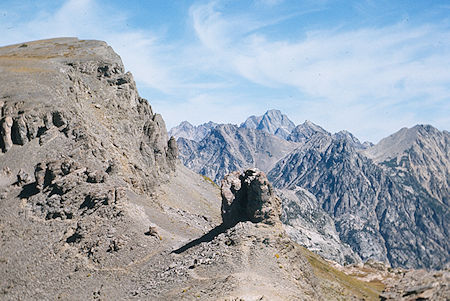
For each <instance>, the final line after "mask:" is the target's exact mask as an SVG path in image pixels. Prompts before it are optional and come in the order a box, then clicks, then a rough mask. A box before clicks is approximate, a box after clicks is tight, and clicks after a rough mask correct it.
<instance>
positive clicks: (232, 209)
mask: <svg viewBox="0 0 450 301" xmlns="http://www.w3.org/2000/svg"><path fill="white" fill-rule="evenodd" d="M221 194H222V219H223V223H224V224H225V225H233V224H235V223H237V222H240V221H251V222H254V223H260V222H262V223H265V224H269V225H274V224H279V223H280V215H281V201H280V198H279V197H278V196H277V195H276V194H275V193H274V191H273V189H272V186H271V185H270V183H269V181H268V180H267V177H266V175H265V174H264V173H263V172H261V171H259V170H257V169H254V168H253V169H247V170H246V171H244V172H243V173H240V172H234V173H230V174H228V175H226V176H225V177H224V178H223V180H222V184H221Z"/></svg>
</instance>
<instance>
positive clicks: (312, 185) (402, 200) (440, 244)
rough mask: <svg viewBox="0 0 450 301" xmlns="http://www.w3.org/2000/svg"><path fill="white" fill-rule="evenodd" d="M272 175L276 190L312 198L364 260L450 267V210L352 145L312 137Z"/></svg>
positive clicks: (344, 140)
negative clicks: (300, 189)
mask: <svg viewBox="0 0 450 301" xmlns="http://www.w3.org/2000/svg"><path fill="white" fill-rule="evenodd" d="M404 172H405V173H406V174H408V170H404ZM268 176H269V178H270V179H271V180H272V181H273V182H274V185H275V187H278V188H283V189H295V187H297V186H299V187H303V188H305V189H307V190H308V191H310V192H311V193H312V194H314V195H315V196H316V198H317V200H318V201H319V206H320V207H322V208H323V209H324V210H325V211H326V212H327V213H328V214H330V215H331V216H332V217H333V218H334V220H335V223H336V229H337V231H338V232H339V236H340V238H341V239H342V240H343V241H344V242H345V243H347V244H349V245H350V246H351V247H352V248H353V250H354V251H355V252H357V253H358V254H359V255H360V256H361V258H362V259H363V260H367V259H369V258H374V259H376V260H381V261H389V262H390V263H391V264H392V265H394V266H404V267H434V268H439V267H443V266H445V265H446V264H447V263H448V258H449V250H450V245H449V243H448V230H447V229H448V226H449V224H448V221H449V217H450V215H449V214H450V213H449V208H448V206H447V205H445V204H444V203H443V202H442V200H440V199H437V198H434V197H433V196H432V195H430V194H429V193H427V192H426V191H425V189H421V188H420V187H418V186H416V187H414V188H412V189H411V187H405V185H404V181H403V180H402V179H401V178H399V177H398V176H396V175H393V174H390V173H387V172H386V171H385V169H384V168H382V167H380V166H378V165H376V164H374V163H373V162H372V161H371V160H370V159H369V158H367V157H365V156H363V155H362V154H360V153H359V152H358V151H357V150H356V149H355V147H354V143H353V141H351V140H348V139H339V140H336V139H334V138H333V137H330V136H328V135H322V134H318V135H316V136H313V137H312V138H311V139H310V140H309V141H308V142H306V143H305V145H303V146H301V147H299V148H298V149H296V150H295V151H294V152H292V153H291V154H289V155H288V156H286V157H285V158H283V159H282V160H280V161H279V162H278V163H277V165H276V166H275V167H274V168H273V169H272V170H271V171H270V172H269V174H268Z"/></svg>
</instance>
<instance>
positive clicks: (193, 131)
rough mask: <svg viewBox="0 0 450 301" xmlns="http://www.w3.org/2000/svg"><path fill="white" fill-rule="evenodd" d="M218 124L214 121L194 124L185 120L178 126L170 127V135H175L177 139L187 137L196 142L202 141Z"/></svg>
mask: <svg viewBox="0 0 450 301" xmlns="http://www.w3.org/2000/svg"><path fill="white" fill-rule="evenodd" d="M216 126H217V123H214V122H212V121H210V122H207V123H204V124H201V125H198V126H193V125H192V124H190V123H189V122H187V121H183V122H181V123H180V124H179V125H177V126H176V127H173V128H172V129H170V131H169V136H173V137H175V139H179V138H185V139H189V140H193V141H196V142H200V141H201V140H202V139H203V138H205V137H206V136H207V135H208V134H209V133H210V132H211V130H212V129H213V128H215V127H216Z"/></svg>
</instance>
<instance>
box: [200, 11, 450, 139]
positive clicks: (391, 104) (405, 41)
mask: <svg viewBox="0 0 450 301" xmlns="http://www.w3.org/2000/svg"><path fill="white" fill-rule="evenodd" d="M191 15H192V18H193V23H194V28H195V30H196V33H197V35H198V37H199V39H200V41H201V42H202V43H203V45H204V46H205V47H206V48H208V49H210V50H211V51H212V52H213V55H214V56H215V57H217V58H218V61H223V62H224V63H222V64H223V65H224V66H227V68H230V67H231V68H233V69H234V71H235V72H236V73H237V74H239V75H240V76H242V77H243V78H245V79H247V80H250V81H252V82H254V83H258V84H260V85H262V86H270V87H279V88H283V87H284V86H289V87H295V88H297V89H298V90H299V92H301V93H303V94H304V95H305V97H306V98H307V99H310V100H311V99H313V100H314V99H315V100H316V104H317V105H318V106H319V107H320V108H321V109H320V110H319V111H321V114H323V113H324V112H325V111H326V110H325V111H324V110H323V109H324V108H331V107H333V108H335V109H337V110H338V111H340V112H341V113H343V115H341V116H336V115H335V116H330V118H331V120H333V119H334V120H335V121H336V122H334V124H333V125H332V127H337V125H338V124H341V125H345V123H346V122H345V119H347V120H348V119H349V118H348V117H351V118H350V119H359V118H358V116H363V117H365V116H369V115H373V114H380V116H379V118H378V119H376V120H373V122H371V123H369V124H368V123H367V122H364V120H366V121H367V120H371V119H362V120H360V121H361V122H362V124H361V125H360V126H362V127H363V128H364V130H363V131H359V132H364V131H369V130H370V129H371V128H372V129H373V128H378V129H381V128H383V132H384V131H385V127H386V124H392V123H395V124H398V123H399V121H401V122H406V121H409V122H411V121H412V122H414V120H420V119H421V118H420V116H419V115H420V110H418V111H417V110H411V112H408V111H407V110H408V108H407V105H408V102H410V101H412V100H414V99H417V98H420V99H422V101H423V103H424V104H425V103H426V102H429V101H431V102H435V103H441V104H442V106H443V108H444V109H447V110H448V102H449V95H450V93H449V92H450V68H449V67H450V65H449V64H448V57H449V56H450V32H449V31H448V28H447V27H444V26H440V25H439V24H437V25H421V26H409V25H408V24H394V25H388V26H384V27H378V28H360V29H354V30H346V31H342V30H339V29H338V28H337V29H333V28H332V29H327V30H320V31H315V32H308V33H307V34H306V37H304V38H302V39H299V40H296V41H292V40H291V41H289V40H274V39H271V37H270V36H268V35H267V34H265V32H264V31H263V30H262V31H259V30H258V28H255V27H254V26H253V27H251V26H247V24H250V25H255V24H257V22H252V20H251V16H249V15H245V14H243V15H240V16H232V17H227V16H224V15H223V14H221V13H220V12H219V9H218V7H217V5H215V3H212V4H211V3H210V4H208V5H202V6H195V7H193V8H192V10H191ZM268 22H269V21H268ZM236 24H239V25H242V28H240V27H239V26H237V25H236ZM261 26H262V25H261ZM248 28H252V29H251V31H249V30H247V29H248ZM305 104H306V103H305ZM312 104H313V103H311V102H310V101H309V102H307V105H308V106H311V105H312ZM396 105H400V106H401V105H403V107H402V108H401V109H400V110H405V109H406V111H405V112H404V114H402V117H400V118H396V119H395V122H386V120H383V114H381V113H382V112H383V111H385V110H398V111H400V110H399V109H398V108H396V107H395V106H396ZM314 106H316V105H315V104H314ZM356 108H357V109H356ZM447 112H448V111H447ZM311 113H312V116H313V117H314V116H318V114H319V113H318V112H316V113H314V111H311ZM335 113H337V111H336V110H334V111H333V114H335ZM399 113H400V112H399ZM414 114H415V115H417V116H415V118H414V116H412V115H414ZM313 117H312V118H313ZM342 117H344V118H342ZM384 118H385V119H387V118H388V117H387V115H386V114H384ZM320 119H321V118H320ZM409 122H408V123H407V124H409ZM403 125H405V124H403ZM447 126H448V123H447ZM354 127H355V126H353V128H354ZM372 137H373V136H372ZM377 138H379V137H377Z"/></svg>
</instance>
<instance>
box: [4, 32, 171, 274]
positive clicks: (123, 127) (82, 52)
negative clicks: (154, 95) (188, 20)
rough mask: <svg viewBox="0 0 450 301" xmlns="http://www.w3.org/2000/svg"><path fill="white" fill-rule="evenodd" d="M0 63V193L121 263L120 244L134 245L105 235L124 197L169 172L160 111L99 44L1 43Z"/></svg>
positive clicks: (151, 189) (147, 190)
mask: <svg viewBox="0 0 450 301" xmlns="http://www.w3.org/2000/svg"><path fill="white" fill-rule="evenodd" d="M0 65H1V66H2V68H3V70H2V72H1V73H0V80H1V82H2V89H1V90H0V112H1V119H0V148H1V150H2V154H0V170H1V171H2V172H1V175H0V178H1V180H2V181H0V182H1V184H2V187H1V192H2V197H3V199H9V198H12V197H14V195H11V194H12V193H13V192H14V191H15V189H17V188H20V190H21V191H20V193H19V196H18V197H19V198H20V199H22V200H24V201H25V203H24V208H27V210H29V212H31V213H32V214H33V215H34V216H35V217H36V218H38V219H42V220H45V221H55V223H56V224H58V221H66V222H67V223H68V226H66V227H65V230H64V235H63V236H62V237H61V238H60V242H59V244H60V245H64V244H68V245H69V246H71V247H73V250H76V252H79V254H81V255H82V256H85V257H86V258H88V259H89V261H91V262H94V263H99V264H106V265H108V264H109V265H110V264H113V261H114V260H116V261H117V262H116V264H117V263H120V262H121V261H122V260H123V261H128V260H129V258H127V257H129V255H126V254H125V253H123V251H124V246H127V245H128V247H130V246H131V247H132V246H133V245H135V243H134V242H133V241H132V240H130V239H128V238H127V239H123V238H120V235H118V236H116V235H113V234H111V233H113V232H115V231H116V230H115V229H116V228H121V227H123V226H124V224H126V223H127V221H128V218H125V217H124V215H125V214H124V208H123V207H124V206H125V204H127V199H128V196H129V195H130V193H131V192H133V193H136V194H141V195H142V194H144V195H148V196H151V195H152V194H154V193H155V189H156V187H158V186H159V185H160V184H162V183H164V182H166V181H168V180H169V178H170V176H171V175H173V174H174V173H175V170H176V164H177V160H178V159H177V156H178V153H177V146H176V142H175V140H174V139H169V138H168V136H167V132H166V128H165V124H164V121H163V119H162V117H161V115H159V114H155V113H153V111H152V108H151V107H150V105H149V104H148V102H147V100H145V99H143V98H141V97H140V96H139V95H138V92H137V89H136V84H135V82H134V80H133V76H132V75H131V73H129V72H125V70H124V67H123V65H122V61H121V59H120V57H119V56H118V55H117V54H116V53H114V51H113V50H112V49H111V47H109V46H108V45H107V44H106V43H104V42H100V41H83V40H78V39H75V38H62V39H55V40H49V41H36V42H30V43H27V44H21V45H13V46H8V47H3V48H1V49H0ZM8 184H9V185H10V186H8ZM14 185H15V186H14ZM15 187H17V188H15ZM51 225H53V224H51ZM112 254H116V255H113V256H112ZM118 258H120V259H118Z"/></svg>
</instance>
